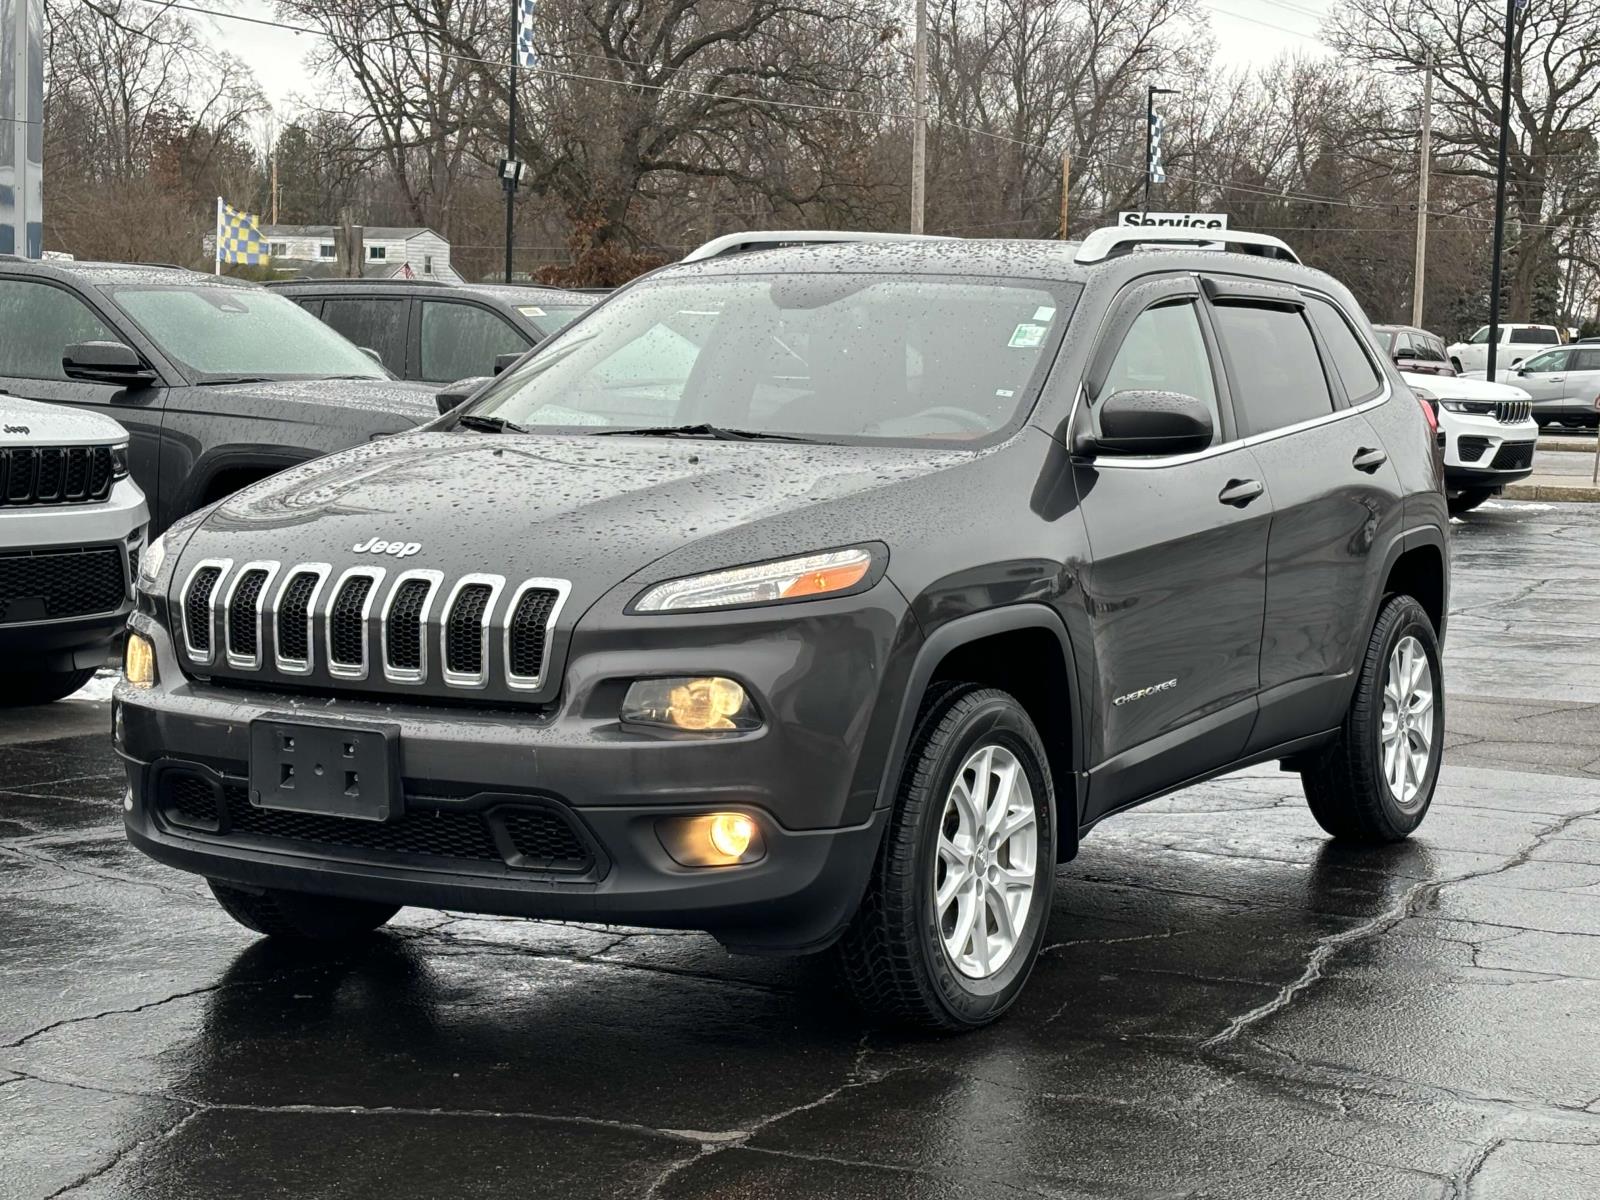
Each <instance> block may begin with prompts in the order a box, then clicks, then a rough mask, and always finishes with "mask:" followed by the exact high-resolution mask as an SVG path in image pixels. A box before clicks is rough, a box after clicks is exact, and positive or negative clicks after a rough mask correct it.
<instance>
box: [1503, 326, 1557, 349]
mask: <svg viewBox="0 0 1600 1200" xmlns="http://www.w3.org/2000/svg"><path fill="white" fill-rule="evenodd" d="M1511 340H1512V341H1513V342H1521V343H1522V344H1523V345H1525V346H1557V345H1560V344H1561V339H1560V338H1559V337H1557V336H1556V331H1555V330H1554V329H1543V328H1541V327H1540V326H1538V325H1519V326H1517V329H1516V331H1515V332H1514V333H1513V334H1512V335H1511Z"/></svg>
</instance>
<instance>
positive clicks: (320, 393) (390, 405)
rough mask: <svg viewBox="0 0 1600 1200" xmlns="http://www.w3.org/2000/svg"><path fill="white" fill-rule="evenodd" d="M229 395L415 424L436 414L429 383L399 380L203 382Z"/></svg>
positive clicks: (432, 388) (437, 410)
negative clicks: (384, 416) (402, 419)
mask: <svg viewBox="0 0 1600 1200" xmlns="http://www.w3.org/2000/svg"><path fill="white" fill-rule="evenodd" d="M196 386H198V387H205V388H210V389H212V390H214V391H219V392H226V393H228V394H229V395H244V396H260V397H261V398H263V399H266V400H286V401H294V402H297V403H300V404H319V405H326V404H337V405H338V406H339V407H340V408H344V409H349V410H351V411H355V412H363V411H364V412H370V413H386V414H388V415H390V416H396V417H405V418H407V419H409V420H411V421H414V422H415V423H417V424H419V425H420V424H421V423H422V422H424V421H431V420H433V419H434V418H435V417H437V416H438V415H439V406H438V403H437V402H436V401H435V400H434V393H435V392H436V391H437V390H438V389H437V388H436V387H434V386H433V385H432V384H427V383H407V382H405V381H404V380H401V379H272V380H266V381H263V382H261V383H203V384H197V385H196Z"/></svg>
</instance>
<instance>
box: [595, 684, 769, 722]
mask: <svg viewBox="0 0 1600 1200" xmlns="http://www.w3.org/2000/svg"><path fill="white" fill-rule="evenodd" d="M619 715H620V716H621V717H622V719H623V720H624V721H627V722H629V723H631V724H634V725H660V726H662V727H663V728H666V729H686V730H690V731H692V732H695V733H732V732H734V731H736V730H741V729H754V728H756V727H757V726H758V725H760V724H761V719H760V718H759V717H758V716H756V712H755V709H754V707H752V706H751V704H750V698H749V697H748V696H746V695H745V692H744V688H742V687H740V686H739V685H738V684H737V683H735V682H734V681H733V680H731V679H723V678H721V677H720V676H717V675H711V676H706V677H703V678H699V679H683V678H676V679H640V680H637V681H635V682H634V683H633V684H632V685H630V686H629V688H628V694H627V696H625V697H624V698H623V701H622V712H621V713H620V714H619Z"/></svg>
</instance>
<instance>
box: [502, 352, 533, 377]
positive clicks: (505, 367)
mask: <svg viewBox="0 0 1600 1200" xmlns="http://www.w3.org/2000/svg"><path fill="white" fill-rule="evenodd" d="M526 353H527V351H526V350H523V351H519V352H516V353H512V354H496V355H495V356H494V373H495V374H496V375H498V374H500V372H502V371H509V370H510V369H511V368H512V367H514V366H516V365H517V364H518V363H519V362H521V361H522V356H523V355H524V354H526Z"/></svg>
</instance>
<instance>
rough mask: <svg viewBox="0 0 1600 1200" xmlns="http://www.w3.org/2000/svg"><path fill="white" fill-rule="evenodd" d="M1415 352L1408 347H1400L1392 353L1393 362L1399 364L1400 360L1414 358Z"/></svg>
mask: <svg viewBox="0 0 1600 1200" xmlns="http://www.w3.org/2000/svg"><path fill="white" fill-rule="evenodd" d="M1416 356H1417V352H1416V351H1415V350H1413V349H1412V348H1411V347H1410V346H1401V347H1400V349H1398V350H1396V351H1395V352H1394V360H1395V361H1396V362H1399V361H1400V360H1401V359H1402V358H1416Z"/></svg>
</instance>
